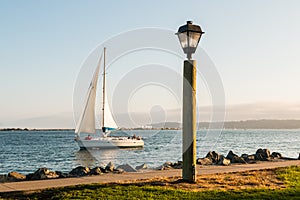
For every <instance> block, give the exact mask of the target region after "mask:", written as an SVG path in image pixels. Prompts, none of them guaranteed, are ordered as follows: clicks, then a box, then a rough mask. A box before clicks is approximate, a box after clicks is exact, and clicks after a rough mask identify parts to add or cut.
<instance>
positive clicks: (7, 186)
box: [0, 160, 300, 192]
mask: <svg viewBox="0 0 300 200" xmlns="http://www.w3.org/2000/svg"><path fill="white" fill-rule="evenodd" d="M292 165H297V166H300V160H289V161H277V162H265V161H263V162H261V163H256V164H245V165H243V164H234V165H230V166H216V165H207V166H200V165H197V173H198V176H199V175H209V174H218V173H231V172H243V171H252V170H262V169H272V168H278V167H287V166H292ZM169 177H178V178H180V177H181V169H170V170H154V171H149V172H140V173H132V172H126V173H122V174H113V173H108V174H103V175H101V176H84V177H77V178H60V179H46V180H36V181H20V182H6V183H0V192H16V191H36V190H41V189H47V188H56V187H65V186H72V185H80V184H92V183H101V184H106V183H127V182H133V181H137V180H149V179H153V178H169Z"/></svg>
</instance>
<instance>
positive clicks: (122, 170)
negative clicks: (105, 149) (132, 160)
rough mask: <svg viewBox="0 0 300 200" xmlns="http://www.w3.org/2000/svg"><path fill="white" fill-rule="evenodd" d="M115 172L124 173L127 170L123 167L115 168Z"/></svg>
mask: <svg viewBox="0 0 300 200" xmlns="http://www.w3.org/2000/svg"><path fill="white" fill-rule="evenodd" d="M114 172H115V173H117V174H122V173H124V172H125V171H124V169H122V168H117V169H114Z"/></svg>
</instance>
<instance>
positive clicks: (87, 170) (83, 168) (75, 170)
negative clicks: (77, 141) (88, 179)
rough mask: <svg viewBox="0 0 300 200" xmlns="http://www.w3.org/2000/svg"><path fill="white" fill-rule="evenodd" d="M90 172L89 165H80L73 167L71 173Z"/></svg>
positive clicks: (81, 173) (84, 174) (79, 174)
mask: <svg viewBox="0 0 300 200" xmlns="http://www.w3.org/2000/svg"><path fill="white" fill-rule="evenodd" d="M89 172H90V168H88V167H83V166H78V167H76V168H74V169H72V171H70V173H69V174H70V175H72V176H87V175H88V174H89Z"/></svg>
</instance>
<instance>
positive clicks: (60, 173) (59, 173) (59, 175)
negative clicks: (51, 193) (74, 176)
mask: <svg viewBox="0 0 300 200" xmlns="http://www.w3.org/2000/svg"><path fill="white" fill-rule="evenodd" d="M55 173H56V174H57V175H58V178H68V177H69V175H68V174H67V173H63V172H61V171H55Z"/></svg>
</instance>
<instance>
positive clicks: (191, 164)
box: [176, 21, 204, 182]
mask: <svg viewBox="0 0 300 200" xmlns="http://www.w3.org/2000/svg"><path fill="white" fill-rule="evenodd" d="M203 33H204V32H202V30H201V28H200V26H198V25H194V24H193V23H192V22H191V21H187V24H186V25H183V26H181V27H179V29H178V32H177V33H176V34H177V35H178V38H179V41H180V44H181V47H182V49H183V52H184V53H185V54H187V58H188V60H185V61H184V70H183V77H184V79H183V103H182V104H183V106H182V161H183V167H182V179H183V180H185V181H189V182H196V180H197V174H196V61H195V60H191V58H192V54H193V53H195V51H196V48H197V46H198V43H199V41H200V38H201V35H202V34H203Z"/></svg>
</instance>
